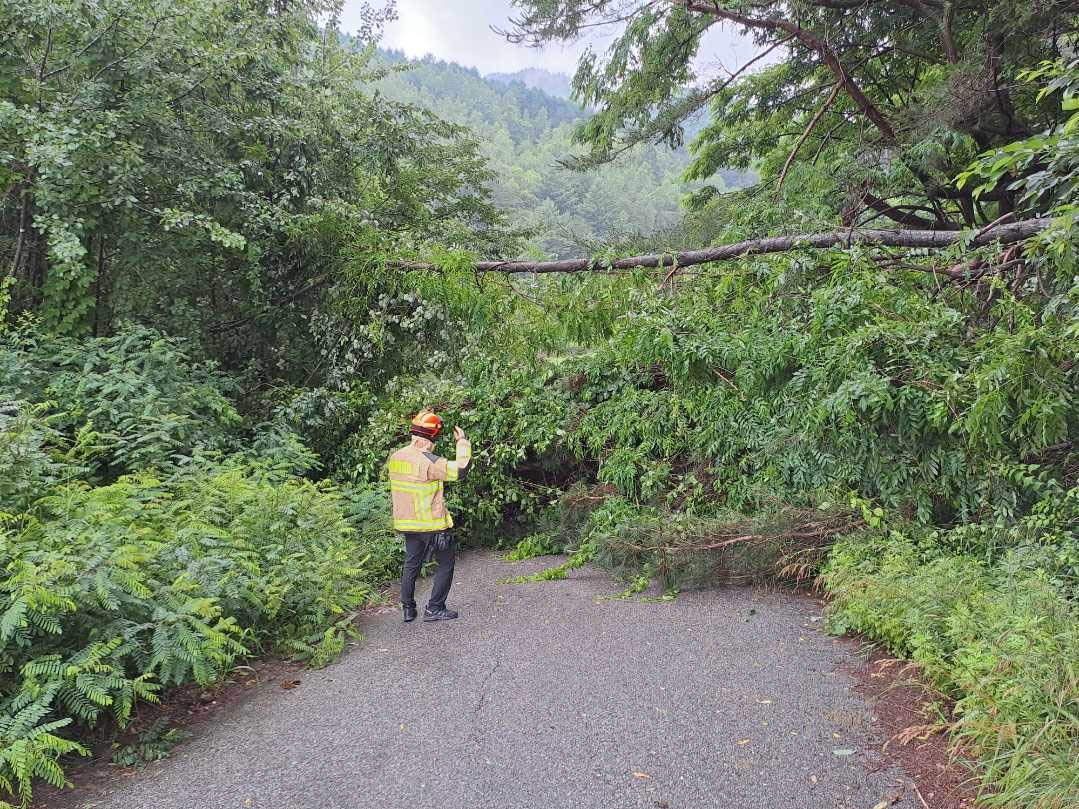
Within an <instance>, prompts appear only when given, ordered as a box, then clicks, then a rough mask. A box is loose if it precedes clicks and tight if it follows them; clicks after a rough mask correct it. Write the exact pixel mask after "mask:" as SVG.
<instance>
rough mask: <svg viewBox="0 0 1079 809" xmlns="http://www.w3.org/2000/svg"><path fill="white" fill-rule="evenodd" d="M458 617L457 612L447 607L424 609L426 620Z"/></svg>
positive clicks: (450, 619) (449, 619)
mask: <svg viewBox="0 0 1079 809" xmlns="http://www.w3.org/2000/svg"><path fill="white" fill-rule="evenodd" d="M456 617H457V613H456V612H454V611H453V610H448V609H446V608H445V607H439V608H437V609H431V608H430V607H427V608H426V609H425V610H424V611H423V620H424V621H428V622H430V621H452V620H453V619H454V618H456Z"/></svg>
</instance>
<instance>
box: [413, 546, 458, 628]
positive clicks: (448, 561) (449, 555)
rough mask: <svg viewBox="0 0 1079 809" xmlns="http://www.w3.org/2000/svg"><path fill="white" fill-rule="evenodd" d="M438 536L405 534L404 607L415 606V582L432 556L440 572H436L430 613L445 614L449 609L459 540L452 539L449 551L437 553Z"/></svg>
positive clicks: (428, 605)
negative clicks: (447, 600) (447, 605)
mask: <svg viewBox="0 0 1079 809" xmlns="http://www.w3.org/2000/svg"><path fill="white" fill-rule="evenodd" d="M438 534H439V532H437V531H433V532H425V533H418V534H405V570H404V573H402V574H401V603H402V604H404V605H405V606H406V607H415V606H416V579H417V577H419V575H420V567H422V566H423V563H424V562H425V561H426V560H427V559H428V558H430V557H431V556H432V555H433V556H434V558H436V559H437V560H438V568H437V569H436V570H435V583H434V586H432V588H431V597H430V598H429V599H427V609H429V610H444V609H445V608H446V596H447V595H449V593H450V585H451V584H453V560H454V557H455V556H456V555H457V540H456V539H455V538H452V537H451V540H450V545H449V547H448V548H447V549H446V550H444V551H441V552H440V551H436V550H435V548H434V539H435V537H436V536H438Z"/></svg>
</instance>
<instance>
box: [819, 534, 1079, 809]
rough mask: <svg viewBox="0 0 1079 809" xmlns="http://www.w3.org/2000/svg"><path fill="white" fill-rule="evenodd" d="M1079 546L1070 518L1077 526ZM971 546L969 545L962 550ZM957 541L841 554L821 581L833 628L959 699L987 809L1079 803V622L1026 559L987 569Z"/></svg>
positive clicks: (884, 537)
mask: <svg viewBox="0 0 1079 809" xmlns="http://www.w3.org/2000/svg"><path fill="white" fill-rule="evenodd" d="M1058 530H1069V531H1070V532H1071V543H1072V545H1073V547H1074V546H1075V545H1076V543H1077V537H1076V533H1075V523H1074V518H1073V520H1072V523H1071V525H1070V526H1069V527H1067V528H1065V526H1064V525H1060V526H1058ZM961 541H965V540H961ZM954 544H957V543H954V542H953V541H952V538H951V537H950V536H949V534H944V535H942V536H936V535H933V534H927V533H925V532H918V531H907V530H902V531H901V530H895V529H893V530H891V531H883V532H875V533H874V534H873V535H870V536H858V537H855V538H852V539H850V540H845V541H843V542H841V543H840V544H839V545H837V546H836V549H835V551H834V552H833V554H832V558H831V559H830V560H829V562H828V564H827V565H826V567H825V570H824V574H823V577H822V581H823V583H824V585H825V587H826V588H827V590H828V592H829V593H830V594H831V595H832V597H833V599H834V600H833V603H832V606H831V608H830V613H831V615H830V620H831V622H832V627H833V629H834V630H836V631H839V632H844V631H858V632H862V633H864V634H865V635H867V636H868V637H870V638H871V639H873V640H875V641H878V642H880V643H881V644H882V645H884V646H885V647H886V648H888V649H889V650H890V651H891V652H893V653H894V654H897V655H900V656H903V657H909V658H910V659H911V660H913V661H914V662H916V663H917V664H919V666H920V667H921V668H922V671H923V672H924V673H925V675H926V676H927V677H928V678H929V679H930V680H931V681H932V682H933V683H934V684H935V685H936V686H937V687H938V688H940V689H941V690H942V691H943V692H944V693H945V694H946V695H947V696H949V697H950V698H951V699H952V700H954V708H953V714H952V720H953V721H954V724H953V725H952V726H951V727H952V730H953V732H954V733H955V734H956V737H957V739H958V740H960V741H962V742H965V743H966V744H967V745H968V749H969V750H970V751H971V752H973V753H975V754H977V755H978V756H979V758H980V760H981V762H982V765H983V768H982V770H981V772H980V778H981V782H982V785H983V787H984V788H985V792H984V793H983V795H982V801H983V802H984V804H985V805H988V806H1021V807H1045V806H1069V805H1071V804H1073V803H1075V801H1076V800H1077V799H1079V787H1077V784H1079V771H1077V770H1076V758H1075V749H1076V745H1077V744H1079V737H1077V736H1076V729H1077V727H1079V689H1077V686H1076V683H1077V682H1079V654H1077V650H1079V613H1077V611H1076V609H1075V604H1074V601H1072V600H1069V599H1068V598H1066V597H1065V595H1064V594H1063V593H1062V592H1061V590H1060V589H1059V588H1058V587H1056V586H1054V585H1053V584H1052V582H1050V581H1049V579H1048V578H1047V576H1046V574H1045V572H1044V571H1043V570H1040V569H1038V567H1037V566H1036V565H1031V563H1030V562H1031V560H1030V558H1029V557H1028V555H1027V553H1026V552H1025V551H1024V549H1022V548H1020V549H1017V550H1013V551H1010V552H1009V553H1008V554H1007V555H1006V556H1005V558H1004V559H1003V560H1001V561H1000V563H999V564H997V565H995V566H993V567H989V566H987V565H986V564H985V563H984V562H983V561H981V560H979V559H977V558H976V557H971V556H966V555H955V554H954V551H953V550H952V546H953V545H954Z"/></svg>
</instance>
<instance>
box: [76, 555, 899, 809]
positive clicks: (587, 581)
mask: <svg viewBox="0 0 1079 809" xmlns="http://www.w3.org/2000/svg"><path fill="white" fill-rule="evenodd" d="M551 563H552V561H551V560H550V559H545V560H531V561H529V562H524V563H510V562H504V561H501V560H500V559H498V558H497V557H495V556H493V555H490V554H479V553H474V554H468V555H466V556H464V557H463V558H462V559H461V560H460V561H459V563H458V576H457V580H456V582H455V584H454V588H453V591H452V592H451V594H450V605H451V606H452V607H455V608H457V609H459V610H460V611H461V618H460V619H459V620H457V621H449V622H443V623H437V624H423V623H421V622H419V621H417V622H415V623H412V624H407V625H406V624H402V623H401V620H400V616H399V614H398V612H397V610H389V609H387V610H385V611H383V612H381V613H379V614H375V615H373V616H371V617H370V618H368V619H366V620H365V622H364V626H363V632H364V635H365V638H364V640H363V642H362V643H359V644H358V645H357V646H356V647H355V648H353V649H352V650H351V651H350V652H349V653H347V654H346V655H345V656H343V657H342V658H341V659H340V660H339V661H337V662H336V663H334V664H333V665H331V666H330V667H328V668H326V669H324V670H322V671H314V672H302V673H301V674H300V675H299V677H300V680H301V683H300V685H299V686H298V687H296V688H295V689H292V690H283V689H281V688H280V686H279V684H278V683H275V682H273V683H266V684H265V685H263V686H260V687H258V688H257V689H255V690H254V693H253V694H251V695H250V696H249V697H248V698H246V699H244V700H242V701H240V702H238V703H236V704H234V705H231V706H228V707H227V708H224V709H223V710H222V711H221V712H220V714H219V715H217V716H215V717H213V718H212V719H211V720H209V721H208V722H206V723H205V725H204V726H203V727H202V728H201V729H200V730H199V731H198V732H197V734H196V736H195V737H194V738H193V739H191V740H190V741H188V742H186V743H185V744H183V745H182V746H181V747H179V748H178V749H177V750H176V751H175V752H174V754H173V755H172V756H171V757H170V758H169V759H167V760H165V761H163V762H161V763H159V764H155V765H153V766H150V767H148V768H146V770H144V771H143V772H141V773H139V774H138V775H136V776H135V777H133V778H126V779H112V780H111V781H110V782H108V785H107V787H106V788H104V789H103V788H102V787H100V786H98V787H95V788H94V789H93V790H92V794H88V791H85V790H84V791H83V792H82V793H80V795H79V798H78V800H77V801H76V802H75V803H74V804H72V805H77V806H81V807H95V809H246V807H254V808H255V809H308V807H310V808H311V809H316V808H317V809H366V808H367V807H370V809H406V807H407V809H414V808H418V807H423V808H424V809H428V808H430V809H481V808H482V809H486V808H487V807H491V809H496V808H497V809H629V807H651V808H652V809H708V808H709V807H718V808H721V809H765V807H767V809H773V807H814V808H816V807H826V808H827V809H836V808H837V807H855V808H856V809H882V808H883V807H906V808H907V809H911V808H912V807H918V806H920V804H919V803H916V802H915V801H914V800H912V798H911V793H910V792H909V791H908V787H907V779H906V778H905V777H904V776H903V774H902V773H901V772H900V771H898V770H897V769H895V768H894V767H891V766H889V765H887V763H886V762H882V761H880V760H878V758H877V756H876V755H875V754H874V753H873V752H872V751H873V750H874V749H876V748H878V747H879V742H878V743H877V744H876V745H874V744H873V743H872V742H871V741H870V738H869V736H868V734H869V731H871V730H872V727H873V716H872V708H871V706H869V705H867V704H866V703H865V702H864V701H863V700H862V699H861V698H860V697H858V696H857V695H856V694H855V693H854V692H853V691H852V690H851V684H852V681H851V679H850V677H849V675H847V674H845V673H844V669H843V662H844V660H845V659H849V656H850V655H851V654H852V650H851V645H850V644H849V643H840V642H837V641H835V640H834V639H832V638H830V637H828V636H827V635H826V634H824V633H823V632H822V631H821V629H820V627H821V623H822V622H821V621H820V618H819V611H818V610H817V608H816V606H815V605H814V604H813V603H812V602H811V601H810V600H808V599H804V598H798V597H793V596H791V595H787V594H782V593H768V592H762V591H756V590H753V589H750V588H744V587H738V588H725V589H718V590H711V591H702V592H691V593H683V594H682V595H680V596H679V597H678V598H677V599H676V600H675V601H673V602H656V601H647V600H641V599H638V600H617V599H612V598H610V596H612V595H613V594H614V593H616V592H617V591H618V589H619V588H618V586H617V584H616V583H615V582H612V580H611V579H610V577H609V576H608V575H606V574H605V573H603V572H602V571H598V570H592V569H587V568H586V569H584V570H580V571H576V573H575V574H571V577H570V578H569V579H567V580H565V581H554V582H540V583H535V584H525V585H508V584H500V583H499V581H500V580H502V579H505V578H507V577H508V576H513V575H518V574H521V573H528V572H533V571H535V570H539V569H541V568H543V567H544V566H546V565H549V564H551ZM428 586H429V585H428ZM421 605H422V602H421Z"/></svg>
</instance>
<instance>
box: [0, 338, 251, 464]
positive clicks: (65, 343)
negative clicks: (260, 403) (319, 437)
mask: <svg viewBox="0 0 1079 809" xmlns="http://www.w3.org/2000/svg"><path fill="white" fill-rule="evenodd" d="M189 350H190V347H189V346H188V345H186V344H185V343H184V341H182V340H177V339H175V338H169V337H165V336H164V335H162V334H160V333H158V332H154V331H151V330H148V329H142V328H138V327H133V328H129V329H127V330H124V331H122V332H120V333H119V334H117V335H116V336H114V337H102V338H97V339H92V340H82V341H78V340H72V339H70V338H62V337H49V336H46V335H43V334H42V333H41V332H40V331H36V330H32V329H29V328H23V329H19V330H15V331H12V332H11V333H10V334H8V335H7V336H6V337H5V339H4V342H3V343H2V344H0V387H3V389H4V390H6V391H8V392H9V395H12V396H14V397H15V398H19V399H25V400H30V401H35V402H49V403H50V404H51V407H52V411H53V412H52V415H51V416H50V418H49V425H50V427H51V428H52V429H54V430H59V431H62V432H63V433H64V434H66V435H68V436H70V437H71V438H70V439H69V440H72V441H73V442H74V443H75V444H77V445H79V446H78V448H77V451H79V452H82V453H84V454H85V455H86V456H88V457H89V458H92V460H93V462H94V465H95V466H96V467H97V468H98V472H99V474H102V475H105V476H109V475H110V474H112V475H115V473H116V472H120V471H137V470H143V469H149V468H158V469H161V468H164V467H169V466H172V465H174V464H176V463H177V462H179V461H180V460H181V459H182V458H183V457H184V456H187V457H189V456H190V454H191V453H193V452H198V451H211V450H221V449H225V448H227V447H228V445H229V443H230V441H229V440H230V438H232V437H233V436H234V434H235V432H236V428H237V427H238V425H239V421H240V416H239V414H238V413H237V412H236V408H235V407H234V405H233V403H232V402H231V401H230V400H229V399H228V398H226V395H225V394H226V392H231V391H230V390H229V389H230V384H231V383H229V382H228V381H227V380H226V379H225V377H223V376H222V375H220V374H219V373H218V372H217V370H216V369H215V367H214V364H213V363H206V362H198V361H196V360H194V359H193V358H192V357H191V356H190V354H189ZM75 449H76V447H72V449H71V450H69V452H70V451H72V450H75Z"/></svg>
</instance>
